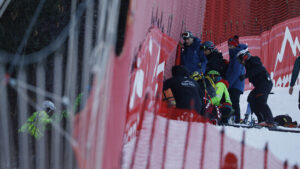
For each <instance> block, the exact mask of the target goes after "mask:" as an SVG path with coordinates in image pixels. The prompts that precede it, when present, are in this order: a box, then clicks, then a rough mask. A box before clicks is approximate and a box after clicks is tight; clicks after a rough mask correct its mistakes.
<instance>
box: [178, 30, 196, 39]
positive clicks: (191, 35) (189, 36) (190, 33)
mask: <svg viewBox="0 0 300 169" xmlns="http://www.w3.org/2000/svg"><path fill="white" fill-rule="evenodd" d="M181 37H182V39H187V38H193V37H194V35H193V34H192V32H190V31H185V32H183V33H182V34H181Z"/></svg>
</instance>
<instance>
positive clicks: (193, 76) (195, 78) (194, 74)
mask: <svg viewBox="0 0 300 169" xmlns="http://www.w3.org/2000/svg"><path fill="white" fill-rule="evenodd" d="M190 78H192V79H194V80H195V81H199V80H200V79H202V75H200V74H199V73H198V72H197V71H195V72H194V73H193V74H192V75H190Z"/></svg>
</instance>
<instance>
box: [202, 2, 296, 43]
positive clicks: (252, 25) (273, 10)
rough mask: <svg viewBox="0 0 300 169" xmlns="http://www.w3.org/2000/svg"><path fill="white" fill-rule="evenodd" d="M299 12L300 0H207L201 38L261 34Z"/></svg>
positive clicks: (215, 40)
mask: <svg viewBox="0 0 300 169" xmlns="http://www.w3.org/2000/svg"><path fill="white" fill-rule="evenodd" d="M299 15H300V1H299V0H248V1H245V0H235V1H232V0H222V1H219V0H208V1H207V2H206V12H205V20H204V27H203V32H202V38H203V39H204V40H211V41H213V42H215V43H216V44H219V43H221V42H224V41H226V40H227V39H228V38H229V37H232V36H233V35H236V34H237V35H239V36H250V35H259V34H260V33H262V32H264V31H267V30H270V29H271V28H272V26H274V25H276V24H278V23H281V22H283V21H286V20H288V19H291V18H294V17H298V16H299Z"/></svg>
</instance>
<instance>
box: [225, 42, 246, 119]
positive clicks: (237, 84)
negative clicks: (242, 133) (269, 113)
mask: <svg viewBox="0 0 300 169" xmlns="http://www.w3.org/2000/svg"><path fill="white" fill-rule="evenodd" d="M247 48H248V46H247V45H245V44H239V40H238V36H234V37H233V38H230V39H228V49H229V65H228V68H227V72H226V80H227V81H228V83H229V90H228V91H229V94H230V99H231V101H232V108H233V109H234V117H235V118H234V119H235V123H240V119H241V113H240V96H241V94H243V92H244V88H245V80H240V79H239V77H240V76H241V75H243V74H245V67H244V66H243V65H242V64H240V63H239V62H238V60H237V57H236V54H237V53H238V52H239V51H241V50H244V49H247Z"/></svg>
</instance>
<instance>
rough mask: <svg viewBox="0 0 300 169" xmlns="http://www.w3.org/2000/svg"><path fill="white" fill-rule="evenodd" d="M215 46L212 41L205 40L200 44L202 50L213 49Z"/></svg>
mask: <svg viewBox="0 0 300 169" xmlns="http://www.w3.org/2000/svg"><path fill="white" fill-rule="evenodd" d="M215 48H216V47H215V44H214V43H213V42H212V41H205V42H204V43H203V44H202V49H203V50H205V49H209V50H214V49H215Z"/></svg>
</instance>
